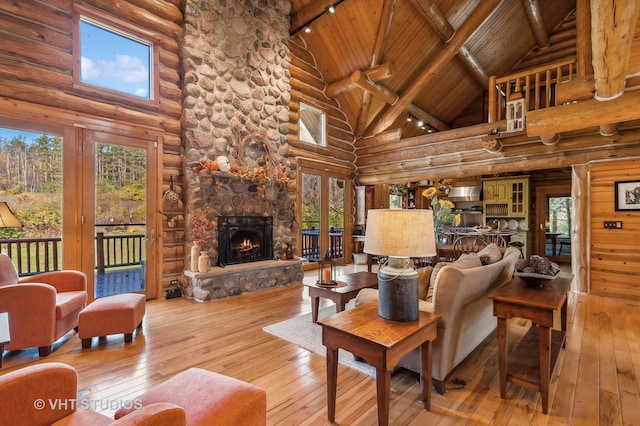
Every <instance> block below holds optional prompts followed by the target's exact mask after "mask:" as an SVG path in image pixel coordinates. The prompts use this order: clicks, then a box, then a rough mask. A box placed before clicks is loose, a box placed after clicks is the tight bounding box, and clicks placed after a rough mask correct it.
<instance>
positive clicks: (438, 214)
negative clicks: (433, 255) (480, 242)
mask: <svg viewBox="0 0 640 426" xmlns="http://www.w3.org/2000/svg"><path fill="white" fill-rule="evenodd" d="M440 193H441V192H440V189H439V188H435V187H433V186H432V187H430V188H427V189H425V190H424V191H422V196H423V197H425V198H428V199H430V200H431V209H432V210H433V227H434V231H435V234H436V241H437V242H439V241H440V240H441V238H442V237H443V236H444V234H446V233H447V232H448V231H449V228H450V227H452V226H458V225H460V214H456V213H454V212H453V209H454V207H455V204H453V202H451V201H449V200H438V194H440Z"/></svg>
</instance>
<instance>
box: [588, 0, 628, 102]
mask: <svg viewBox="0 0 640 426" xmlns="http://www.w3.org/2000/svg"><path fill="white" fill-rule="evenodd" d="M637 18H638V1H637V0H591V41H592V48H593V75H594V77H595V84H596V95H595V97H596V99H600V100H608V99H613V98H616V97H618V96H620V95H622V92H623V90H624V81H625V76H626V74H627V67H628V65H629V54H630V53H631V42H632V41H633V33H634V30H635V27H636V21H637Z"/></svg>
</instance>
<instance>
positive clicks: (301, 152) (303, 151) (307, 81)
mask: <svg viewBox="0 0 640 426" xmlns="http://www.w3.org/2000/svg"><path fill="white" fill-rule="evenodd" d="M289 48H290V50H291V67H290V72H291V102H290V103H289V110H290V113H289V145H290V149H291V153H292V154H293V156H296V157H298V158H305V159H308V160H315V161H320V162H329V163H331V164H335V165H340V166H344V167H347V168H349V169H353V168H354V163H355V149H354V141H355V135H354V132H353V129H352V128H351V126H350V125H349V123H348V122H347V117H346V116H345V115H344V113H343V112H342V110H341V109H340V104H338V102H337V101H336V100H335V99H333V98H329V97H327V96H326V95H325V94H324V90H325V88H326V86H327V84H326V82H325V81H324V78H323V76H322V74H321V72H320V71H319V70H318V68H317V66H316V61H315V58H314V57H313V55H312V54H311V53H310V52H309V51H308V50H307V48H306V47H305V45H304V41H303V40H302V39H301V38H299V37H295V38H293V39H291V40H290V42H289ZM300 102H306V103H308V104H310V105H312V106H315V107H316V108H319V109H321V110H322V111H324V112H325V113H326V116H327V146H325V147H320V146H313V145H311V144H308V143H304V142H300V139H299V126H298V121H299V120H300Z"/></svg>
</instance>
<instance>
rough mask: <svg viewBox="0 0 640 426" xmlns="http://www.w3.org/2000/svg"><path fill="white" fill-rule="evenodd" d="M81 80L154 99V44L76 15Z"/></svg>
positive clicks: (92, 19)
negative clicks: (77, 19)
mask: <svg viewBox="0 0 640 426" xmlns="http://www.w3.org/2000/svg"><path fill="white" fill-rule="evenodd" d="M78 28H79V35H78V39H79V51H80V58H79V62H80V70H79V81H80V82H81V83H86V84H91V85H94V86H99V87H102V88H104V89H109V90H115V91H118V92H122V93H126V94H129V95H133V96H137V97H140V98H143V99H149V100H153V99H154V92H155V91H154V86H153V85H154V73H155V70H154V66H153V65H154V60H153V58H154V45H153V43H152V42H150V41H148V40H145V39H143V38H142V37H139V36H137V35H134V34H131V33H128V32H125V31H123V30H121V29H118V28H116V27H115V26H112V25H109V24H106V23H104V22H100V21H98V20H97V19H94V18H91V17H89V16H85V15H81V16H80V19H79V25H78Z"/></svg>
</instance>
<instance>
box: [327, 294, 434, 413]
mask: <svg viewBox="0 0 640 426" xmlns="http://www.w3.org/2000/svg"><path fill="white" fill-rule="evenodd" d="M438 318H440V315H438V314H435V313H427V312H418V319H417V320H415V321H391V320H388V319H385V318H382V317H381V316H380V315H378V303H377V302H371V303H366V304H364V305H360V306H357V307H355V308H353V309H349V310H348V311H345V312H341V313H338V314H336V315H332V316H330V317H329V318H323V319H321V320H320V321H319V324H320V325H321V326H322V344H323V345H325V346H326V347H327V412H328V418H329V421H330V422H331V423H333V421H334V420H335V416H336V389H337V383H338V349H339V348H342V349H344V350H346V351H349V352H351V353H352V354H353V355H355V356H358V357H361V358H363V359H364V360H365V361H366V362H367V363H368V364H369V365H371V366H373V367H375V368H376V387H377V401H378V424H379V425H387V424H388V423H389V400H390V395H389V391H390V383H391V369H393V367H395V366H396V365H397V364H398V362H399V361H400V358H402V357H403V356H404V355H405V354H406V353H408V352H411V351H412V350H414V349H415V348H417V347H419V348H420V360H421V364H422V371H421V373H422V399H423V402H422V403H423V406H424V409H425V410H430V409H431V346H432V342H433V340H435V338H436V333H437V328H436V326H437V322H438Z"/></svg>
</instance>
